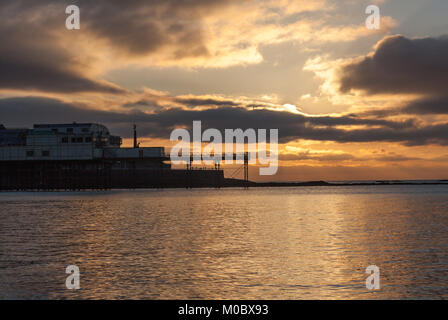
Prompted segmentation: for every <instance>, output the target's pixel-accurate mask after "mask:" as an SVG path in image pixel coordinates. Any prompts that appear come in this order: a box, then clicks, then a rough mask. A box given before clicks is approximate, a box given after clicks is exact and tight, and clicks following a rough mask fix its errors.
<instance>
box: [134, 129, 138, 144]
mask: <svg viewBox="0 0 448 320" xmlns="http://www.w3.org/2000/svg"><path fill="white" fill-rule="evenodd" d="M137 148H138V143H137V126H136V125H135V124H134V149H137Z"/></svg>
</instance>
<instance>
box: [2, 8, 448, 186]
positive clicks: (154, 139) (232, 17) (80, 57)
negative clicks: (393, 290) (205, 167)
mask: <svg viewBox="0 0 448 320" xmlns="http://www.w3.org/2000/svg"><path fill="white" fill-rule="evenodd" d="M72 4H74V5H77V6H78V7H79V8H80V20H81V26H80V29H79V30H68V29H67V28H66V25H65V21H66V18H67V17H68V15H67V14H66V13H65V8H66V7H67V6H68V5H72ZM372 4H373V5H377V6H378V7H379V8H380V11H381V24H380V29H379V30H370V29H368V28H367V27H366V25H365V20H366V19H367V17H368V14H366V13H365V10H366V7H367V6H368V5H372ZM447 12H448V1H446V0H428V1H420V0H368V1H363V0H361V1H355V0H339V1H326V0H219V1H217V0H216V1H215V0H146V1H143V0H129V1H121V0H107V1H106V0H96V1H90V0H67V1H61V0H41V1H33V0H20V1H19V0H3V1H1V3H0V43H1V46H0V123H1V124H4V125H5V126H6V127H30V126H32V125H33V124H34V123H61V122H69V123H70V122H73V121H77V122H98V123H103V124H105V125H107V126H108V127H109V128H110V130H111V131H112V133H114V134H118V135H121V136H122V137H123V138H124V146H130V145H131V139H130V138H131V136H132V124H133V123H136V124H137V126H138V132H139V137H140V141H141V145H142V146H148V147H150V146H166V147H167V148H169V147H171V146H172V145H173V143H172V142H171V141H169V137H170V133H171V132H172V130H174V129H176V128H190V127H191V126H192V122H193V121H194V120H201V121H202V126H203V128H217V129H220V130H224V129H225V128H231V129H236V128H242V129H247V128H255V129H257V128H263V129H278V130H279V159H280V162H279V170H278V173H277V174H276V175H275V176H265V177H263V176H258V175H257V172H258V170H256V168H251V171H250V177H251V179H253V180H257V181H304V180H327V181H333V180H372V179H374V180H380V179H382V180H384V179H389V180H395V179H447V178H448V161H447V160H448V150H447V145H448V90H447V89H446V88H447V85H446V83H447V80H448V19H446V14H447ZM229 170H230V169H229ZM229 170H228V171H226V173H228V172H229Z"/></svg>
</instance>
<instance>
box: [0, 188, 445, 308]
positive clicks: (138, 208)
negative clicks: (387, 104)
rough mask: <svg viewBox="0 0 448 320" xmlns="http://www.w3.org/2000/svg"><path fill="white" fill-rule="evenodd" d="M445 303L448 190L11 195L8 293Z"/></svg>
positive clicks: (5, 222)
mask: <svg viewBox="0 0 448 320" xmlns="http://www.w3.org/2000/svg"><path fill="white" fill-rule="evenodd" d="M69 266H75V267H77V268H78V270H79V289H73V287H70V286H68V285H67V284H68V283H69V284H73V283H75V280H73V279H74V278H73V273H66V272H67V267H69ZM372 266H375V267H377V271H378V272H377V274H375V276H377V279H374V280H375V281H377V286H376V287H374V288H372V287H370V288H369V286H367V285H366V282H368V281H371V280H372V279H371V278H370V280H368V278H369V277H370V276H371V274H370V271H369V270H372V269H371V268H372ZM369 267H370V269H369ZM71 270H73V269H71ZM366 270H367V272H366ZM70 277H71V278H70ZM72 280H73V281H72ZM370 283H372V282H370ZM446 298H448V185H365V186H355V185H352V186H343V185H341V186H319V187H287V188H284V187H282V188H280V187H278V188H249V189H247V190H245V189H240V188H235V189H231V188H229V189H225V188H223V189H153V190H151V189H147V190H112V191H86V192H2V193H0V299H38V300H46V299H274V300H280V299H281V300H284V299H287V300H291V299H294V300H297V299H299V300H300V299H355V300H358V299H446Z"/></svg>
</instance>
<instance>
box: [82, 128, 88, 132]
mask: <svg viewBox="0 0 448 320" xmlns="http://www.w3.org/2000/svg"><path fill="white" fill-rule="evenodd" d="M81 130H82V132H89V128H82V129H81Z"/></svg>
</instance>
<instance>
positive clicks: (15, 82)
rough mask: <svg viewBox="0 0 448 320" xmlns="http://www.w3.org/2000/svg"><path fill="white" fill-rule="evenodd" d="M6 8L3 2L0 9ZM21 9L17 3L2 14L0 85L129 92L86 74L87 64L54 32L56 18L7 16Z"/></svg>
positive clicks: (41, 88)
mask: <svg viewBox="0 0 448 320" xmlns="http://www.w3.org/2000/svg"><path fill="white" fill-rule="evenodd" d="M4 5H5V4H3V6H4ZM3 9H5V8H2V6H1V5H0V11H1V10H3ZM20 9H21V7H20V6H19V5H17V6H16V10H6V9H5V11H3V12H2V13H1V14H0V19H1V20H0V43H1V45H0V75H1V76H0V89H18V90H40V91H48V92H62V93H73V92H105V93H123V92H125V90H123V89H120V88H119V87H118V86H116V85H113V84H111V83H108V82H106V81H98V80H94V79H91V78H90V77H88V76H86V75H84V74H83V70H84V69H85V68H84V66H83V65H81V64H80V63H79V62H78V59H77V57H76V56H74V55H73V52H72V51H71V50H69V49H67V48H62V47H60V46H59V45H58V41H57V38H56V36H55V34H54V33H53V32H52V30H54V29H53V28H55V25H54V21H51V20H50V21H48V22H47V24H43V21H39V20H38V19H36V20H35V21H34V20H32V19H31V18H30V17H28V18H26V17H23V19H17V18H16V16H15V15H13V16H12V17H13V18H9V17H5V15H6V14H8V13H10V14H16V15H19V14H20V12H15V11H18V10H20ZM28 10H29V9H28ZM10 11H12V12H10ZM63 12H64V11H63ZM19 16H20V15H19ZM25 16H26V14H25ZM11 19H12V20H11ZM27 19H31V20H27ZM72 49H73V48H72Z"/></svg>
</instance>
